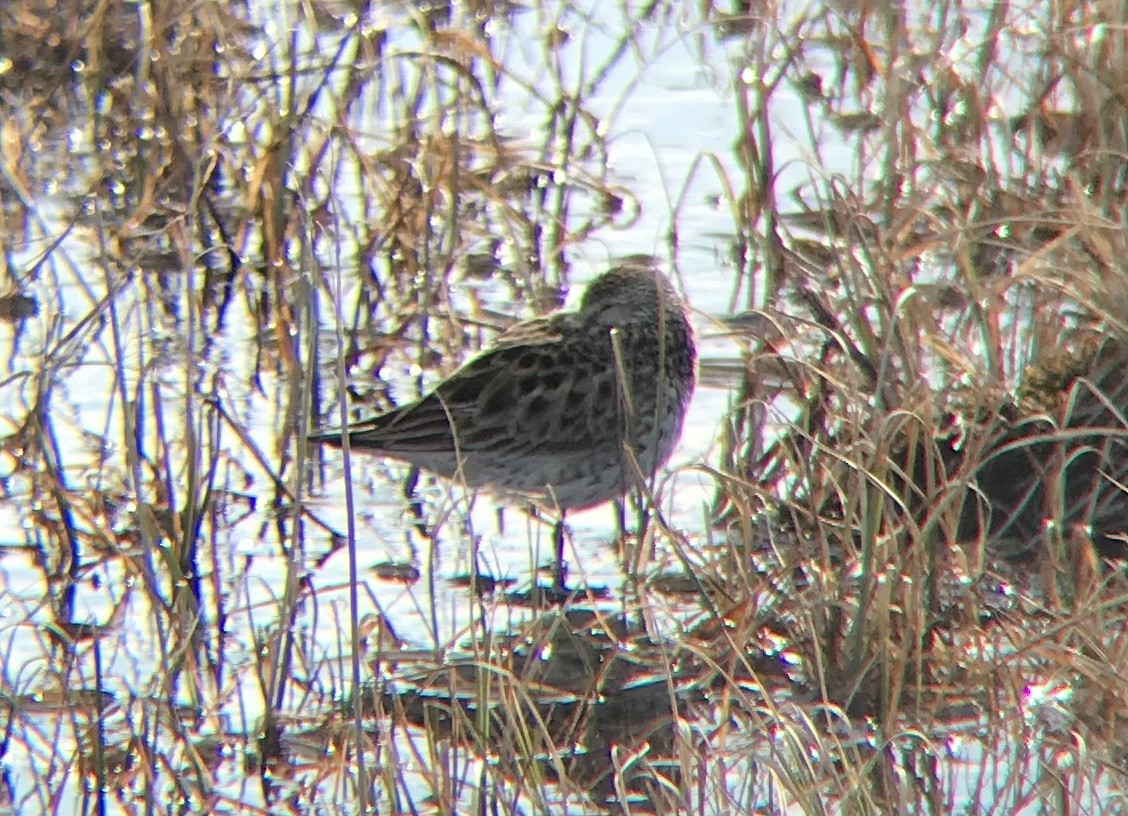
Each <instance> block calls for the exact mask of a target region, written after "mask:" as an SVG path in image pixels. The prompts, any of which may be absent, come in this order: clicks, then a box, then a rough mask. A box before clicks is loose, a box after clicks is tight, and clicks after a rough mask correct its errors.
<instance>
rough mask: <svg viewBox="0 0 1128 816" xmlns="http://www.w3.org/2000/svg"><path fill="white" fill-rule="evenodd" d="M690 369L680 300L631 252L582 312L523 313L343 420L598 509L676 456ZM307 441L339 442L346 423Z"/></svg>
mask: <svg viewBox="0 0 1128 816" xmlns="http://www.w3.org/2000/svg"><path fill="white" fill-rule="evenodd" d="M616 349H617V351H616ZM695 373H696V347H695V345H694V338H693V330H692V327H691V325H690V322H689V317H688V315H687V313H686V309H685V306H684V304H683V303H682V301H681V299H680V298H679V297H678V294H677V292H676V291H675V290H674V288H673V287H672V286H671V285H670V283H669V282H668V281H667V280H666V278H665V277H664V276H663V275H662V274H661V273H660V272H659V271H658V270H657V268H656V266H655V263H654V261H653V259H650V258H648V257H643V256H635V257H631V258H628V259H626V260H624V261H623V262H622V263H621V264H620V265H619V266H617V267H615V268H614V269H612V270H611V271H609V272H606V273H604V274H603V275H601V276H600V277H598V278H596V279H595V280H594V281H592V283H591V284H590V286H589V287H588V289H587V292H586V293H585V294H584V297H583V300H582V302H581V304H580V308H579V310H578V311H574V312H557V313H554V314H552V315H549V316H547V317H543V318H536V319H533V320H527V321H525V322H522V323H518V324H517V325H515V326H514V327H513V328H512V329H510V330H509V331H507V332H506V333H505V334H503V335H502V336H501V337H499V338H498V339H497V341H496V342H495V343H494V345H493V346H491V347H490V348H489V349H487V350H485V351H484V352H482V353H481V354H479V355H478V356H477V357H475V358H473V359H472V360H470V361H469V362H468V363H466V364H465V365H464V366H462V367H461V368H459V369H458V370H457V371H455V372H454V373H453V374H451V375H450V376H449V377H448V378H447V379H445V380H443V381H442V382H441V383H439V385H438V386H437V387H436V388H435V389H434V391H432V392H431V393H430V394H428V395H427V396H425V397H423V398H422V399H420V400H418V401H417V402H413V403H411V404H409V405H405V406H403V407H401V408H397V409H395V410H393V411H390V412H388V413H386V414H381V415H380V416H377V417H374V418H372V419H368V420H365V421H363V422H358V423H356V424H353V425H350V426H348V428H346V429H345V431H346V432H347V433H348V436H349V443H350V446H351V447H352V448H353V449H354V450H356V449H362V450H368V451H372V452H375V453H378V454H380V455H382V456H387V457H390V458H393V459H399V460H402V461H404V462H410V463H412V464H415V465H418V466H420V467H422V468H425V469H427V470H429V471H432V472H434V473H437V474H440V475H442V476H445V477H447V478H449V479H453V480H455V481H457V482H460V483H463V484H466V485H468V486H470V487H483V488H488V489H490V490H493V491H495V492H498V493H501V494H510V495H511V494H518V495H520V496H523V497H525V498H528V499H532V500H533V501H536V502H537V503H539V504H542V505H545V506H548V507H554V508H558V509H560V510H567V509H571V508H582V507H589V506H591V505H594V504H598V503H600V502H603V501H607V500H608V499H612V498H615V497H617V496H621V495H622V494H623V493H624V492H626V490H628V489H629V488H630V487H631V486H632V485H634V484H635V483H636V482H637V475H638V474H639V473H640V472H641V474H643V475H644V476H649V475H650V474H651V473H653V471H654V470H655V469H656V468H657V467H659V466H660V465H662V464H663V463H664V462H665V461H666V460H667V459H668V458H669V456H670V454H671V453H672V452H673V449H674V445H675V444H676V443H677V440H678V436H679V435H680V433H681V427H682V421H683V419H684V417H685V411H686V407H687V406H688V404H689V399H690V396H691V394H692V393H693V386H694V377H695ZM311 438H312V439H313V441H315V442H323V443H328V444H335V445H339V444H341V438H342V432H341V431H339V430H336V431H329V432H326V433H320V434H316V435H314V436H312V437H311Z"/></svg>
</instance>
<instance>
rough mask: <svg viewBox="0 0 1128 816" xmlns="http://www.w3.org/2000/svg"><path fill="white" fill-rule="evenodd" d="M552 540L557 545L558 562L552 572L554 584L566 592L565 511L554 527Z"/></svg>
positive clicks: (562, 591) (556, 588)
mask: <svg viewBox="0 0 1128 816" xmlns="http://www.w3.org/2000/svg"><path fill="white" fill-rule="evenodd" d="M552 540H553V543H554V544H555V546H556V562H555V563H554V564H553V568H552V572H553V578H554V586H553V589H555V590H556V591H557V592H559V593H561V594H564V593H565V592H566V591H567V584H568V566H567V565H566V564H565V563H564V513H563V512H561V514H560V518H559V519H558V520H557V522H556V525H555V526H554V527H553V528H552Z"/></svg>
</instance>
